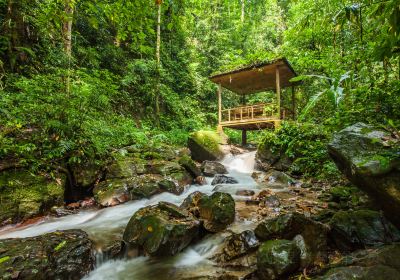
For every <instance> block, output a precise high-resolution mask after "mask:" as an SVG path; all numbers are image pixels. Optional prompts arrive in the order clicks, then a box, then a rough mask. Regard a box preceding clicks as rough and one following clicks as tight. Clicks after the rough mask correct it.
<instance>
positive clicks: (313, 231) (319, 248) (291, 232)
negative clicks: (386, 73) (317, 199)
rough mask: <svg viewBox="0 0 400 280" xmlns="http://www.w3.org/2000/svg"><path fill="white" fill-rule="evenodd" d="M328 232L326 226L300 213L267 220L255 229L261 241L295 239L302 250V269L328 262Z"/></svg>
mask: <svg viewBox="0 0 400 280" xmlns="http://www.w3.org/2000/svg"><path fill="white" fill-rule="evenodd" d="M327 232H328V229H327V227H326V226H324V225H323V224H321V223H318V222H315V221H313V220H311V219H310V218H307V217H305V216H304V215H302V214H299V213H290V214H283V215H280V216H278V217H275V218H272V219H268V218H267V219H265V220H263V221H262V222H261V223H260V224H259V225H258V226H257V227H256V229H255V234H256V236H257V237H258V238H259V239H261V240H270V239H274V238H279V239H293V238H294V239H295V242H296V244H297V246H298V247H299V249H300V250H301V266H302V267H307V266H310V265H313V264H317V263H323V262H326V260H327Z"/></svg>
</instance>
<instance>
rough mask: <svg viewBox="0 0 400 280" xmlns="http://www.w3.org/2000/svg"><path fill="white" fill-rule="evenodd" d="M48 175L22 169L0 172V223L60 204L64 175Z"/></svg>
mask: <svg viewBox="0 0 400 280" xmlns="http://www.w3.org/2000/svg"><path fill="white" fill-rule="evenodd" d="M55 175H56V178H55V179H52V178H50V177H47V176H42V175H36V176H35V175H32V174H31V172H29V171H27V170H23V169H16V170H9V171H4V172H1V173H0V194H1V197H0V199H1V203H0V226H2V225H7V224H14V223H17V222H20V221H25V220H27V219H30V218H33V217H36V216H39V215H43V214H45V213H46V212H47V211H49V210H50V209H51V208H52V207H54V206H61V205H62V204H63V196H64V188H63V186H64V183H65V176H62V175H59V174H55Z"/></svg>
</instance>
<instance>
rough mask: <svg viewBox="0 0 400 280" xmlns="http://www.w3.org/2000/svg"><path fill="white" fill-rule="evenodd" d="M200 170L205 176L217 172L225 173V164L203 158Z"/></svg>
mask: <svg viewBox="0 0 400 280" xmlns="http://www.w3.org/2000/svg"><path fill="white" fill-rule="evenodd" d="M200 169H201V171H202V172H203V174H204V175H205V176H214V175H217V174H227V173H228V171H227V170H226V168H225V166H224V165H223V164H222V163H219V162H217V161H209V160H205V161H203V163H202V164H201V168H200Z"/></svg>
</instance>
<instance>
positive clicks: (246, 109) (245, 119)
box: [220, 103, 281, 130]
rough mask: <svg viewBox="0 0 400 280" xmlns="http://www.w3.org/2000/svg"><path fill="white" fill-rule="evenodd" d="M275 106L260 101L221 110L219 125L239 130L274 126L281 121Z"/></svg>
mask: <svg viewBox="0 0 400 280" xmlns="http://www.w3.org/2000/svg"><path fill="white" fill-rule="evenodd" d="M276 108H277V105H276V104H274V103H260V104H255V105H247V106H240V107H236V108H230V109H226V110H222V111H221V122H220V126H221V127H228V128H233V129H240V130H258V129H263V128H274V127H277V126H279V125H280V122H281V119H280V118H279V116H278V112H277V111H278V110H277V109H276Z"/></svg>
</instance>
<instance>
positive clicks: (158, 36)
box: [156, 3, 161, 67]
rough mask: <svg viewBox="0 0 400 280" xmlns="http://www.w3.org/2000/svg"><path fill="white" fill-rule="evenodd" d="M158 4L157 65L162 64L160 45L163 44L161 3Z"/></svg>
mask: <svg viewBox="0 0 400 280" xmlns="http://www.w3.org/2000/svg"><path fill="white" fill-rule="evenodd" d="M157 6H158V16H157V46H156V59H157V67H158V66H159V65H160V45H161V3H160V4H157Z"/></svg>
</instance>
